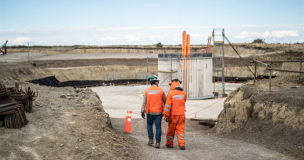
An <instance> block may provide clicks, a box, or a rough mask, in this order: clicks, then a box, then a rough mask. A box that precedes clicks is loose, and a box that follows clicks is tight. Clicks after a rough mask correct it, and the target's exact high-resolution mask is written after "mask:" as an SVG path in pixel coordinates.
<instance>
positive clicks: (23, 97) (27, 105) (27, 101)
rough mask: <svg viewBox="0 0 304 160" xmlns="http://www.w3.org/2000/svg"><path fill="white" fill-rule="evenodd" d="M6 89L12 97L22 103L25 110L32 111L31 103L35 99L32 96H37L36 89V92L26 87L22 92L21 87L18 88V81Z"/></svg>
mask: <svg viewBox="0 0 304 160" xmlns="http://www.w3.org/2000/svg"><path fill="white" fill-rule="evenodd" d="M8 90H9V91H10V93H11V98H12V99H14V100H15V101H18V102H21V103H22V104H23V106H24V109H25V111H26V112H32V104H33V101H34V100H35V99H34V97H37V96H38V91H37V94H36V93H35V92H33V91H32V90H31V88H30V87H28V88H27V89H26V90H25V92H23V91H22V88H20V89H19V83H15V87H11V88H8Z"/></svg>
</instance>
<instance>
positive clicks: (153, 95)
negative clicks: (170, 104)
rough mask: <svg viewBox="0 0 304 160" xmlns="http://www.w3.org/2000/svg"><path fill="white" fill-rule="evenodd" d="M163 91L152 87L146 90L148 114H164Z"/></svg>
mask: <svg viewBox="0 0 304 160" xmlns="http://www.w3.org/2000/svg"><path fill="white" fill-rule="evenodd" d="M163 93H164V92H163V89H161V88H160V87H157V86H156V85H152V86H151V87H150V88H148V89H146V90H145V95H146V97H147V103H146V113H147V114H150V113H162V112H163V111H164V107H163V106H164V105H163V100H162V98H163Z"/></svg>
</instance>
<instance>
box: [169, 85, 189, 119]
mask: <svg viewBox="0 0 304 160" xmlns="http://www.w3.org/2000/svg"><path fill="white" fill-rule="evenodd" d="M186 99H187V95H186V92H184V91H181V90H178V89H174V90H173V91H170V92H169V93H168V96H167V101H166V105H165V108H164V117H166V118H167V117H169V115H184V114H185V104H186Z"/></svg>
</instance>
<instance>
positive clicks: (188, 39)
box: [185, 34, 191, 97]
mask: <svg viewBox="0 0 304 160" xmlns="http://www.w3.org/2000/svg"><path fill="white" fill-rule="evenodd" d="M190 49H191V48H190V35H189V34H187V56H186V57H187V62H186V63H187V71H186V73H187V84H186V85H187V87H186V89H187V90H185V91H186V94H187V97H188V95H189V75H190Z"/></svg>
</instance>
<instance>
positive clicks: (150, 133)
mask: <svg viewBox="0 0 304 160" xmlns="http://www.w3.org/2000/svg"><path fill="white" fill-rule="evenodd" d="M162 118H163V114H160V115H150V114H147V129H148V137H149V139H153V137H154V136H153V127H152V126H153V123H154V122H155V128H156V136H155V139H156V142H160V140H161V134H162V131H161V121H162Z"/></svg>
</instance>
